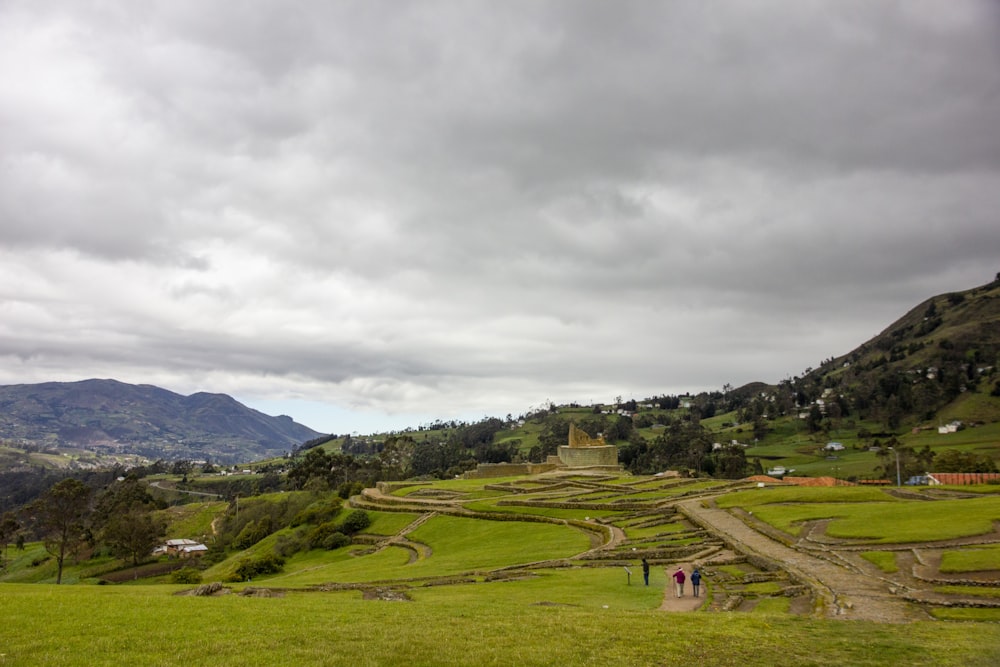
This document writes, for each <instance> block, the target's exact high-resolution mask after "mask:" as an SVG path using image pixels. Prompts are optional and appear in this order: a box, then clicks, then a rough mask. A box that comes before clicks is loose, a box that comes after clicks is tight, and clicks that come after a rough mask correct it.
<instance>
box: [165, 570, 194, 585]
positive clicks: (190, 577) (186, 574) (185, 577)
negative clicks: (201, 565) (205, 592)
mask: <svg viewBox="0 0 1000 667" xmlns="http://www.w3.org/2000/svg"><path fill="white" fill-rule="evenodd" d="M170 582H171V583H174V584H200V583H201V572H199V571H198V570H196V569H194V568H193V567H184V568H181V569H179V570H176V571H175V572H174V573H173V574H171V575H170Z"/></svg>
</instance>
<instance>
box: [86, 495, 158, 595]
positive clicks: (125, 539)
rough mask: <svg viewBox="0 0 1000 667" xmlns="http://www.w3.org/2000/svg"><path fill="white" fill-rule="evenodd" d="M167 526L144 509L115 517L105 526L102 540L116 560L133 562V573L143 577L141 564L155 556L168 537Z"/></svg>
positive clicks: (140, 508)
mask: <svg viewBox="0 0 1000 667" xmlns="http://www.w3.org/2000/svg"><path fill="white" fill-rule="evenodd" d="M166 532H167V526H166V523H165V522H164V521H163V520H162V519H159V518H157V517H156V516H155V515H154V514H153V512H152V511H151V510H149V509H146V508H143V507H142V506H136V507H132V508H130V509H129V510H127V511H125V512H122V513H118V514H116V515H115V516H113V517H112V518H111V519H110V521H108V522H107V524H105V526H104V530H103V531H102V532H101V537H102V539H103V541H104V542H105V544H107V545H108V547H109V548H110V549H111V553H112V554H113V555H114V556H115V557H116V558H121V559H122V560H126V561H129V562H131V563H132V568H133V574H134V577H135V578H136V579H138V577H139V571H138V569H137V568H138V567H139V563H141V562H142V561H143V560H145V559H146V558H147V557H149V555H150V554H151V553H152V551H153V549H154V548H155V547H156V546H157V545H158V544H159V543H160V539H161V538H162V537H163V536H164V535H165V534H166Z"/></svg>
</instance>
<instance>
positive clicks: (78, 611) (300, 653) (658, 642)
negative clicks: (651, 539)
mask: <svg viewBox="0 0 1000 667" xmlns="http://www.w3.org/2000/svg"><path fill="white" fill-rule="evenodd" d="M612 574H613V573H611V572H607V573H606V575H608V576H607V577H606V579H607V580H606V581H604V580H603V579H604V576H603V575H602V573H601V572H600V571H596V572H589V573H586V575H587V576H586V577H585V578H576V575H572V574H566V575H562V574H561V573H553V574H552V575H551V576H549V575H544V576H541V577H538V578H534V579H530V580H527V581H519V582H508V583H494V584H488V585H487V584H482V585H475V586H463V587H452V586H448V587H440V588H437V587H435V588H427V589H420V590H418V591H415V592H414V594H413V601H411V602H381V601H377V600H374V601H366V600H363V599H361V595H360V593H358V592H354V591H352V592H338V593H288V594H286V595H285V596H284V597H279V598H255V597H242V596H238V595H225V596H221V597H211V598H202V597H190V596H177V595H174V593H175V592H177V591H178V590H179V587H176V586H146V587H121V586H118V587H92V586H87V587H84V586H60V587H55V586H20V585H10V586H5V587H4V589H3V601H4V612H5V621H4V623H3V624H2V625H0V647H2V648H0V661H2V664H3V665H4V667H8V666H9V667H16V666H22V665H31V666H34V665H43V666H44V665H61V666H68V667H72V666H75V665H81V666H84V665H85V666H87V667H91V666H94V667H100V666H104V665H108V666H114V667H119V666H120V665H122V664H141V665H152V666H166V665H177V664H210V665H216V666H218V667H226V666H229V665H240V666H242V665H277V666H281V665H295V666H298V665H317V664H322V665H330V666H333V667H336V666H339V665H344V666H351V667H356V666H368V667H375V666H380V665H402V664H405V665H410V666H413V667H420V666H424V665H434V666H442V667H447V666H449V665H494V666H505V665H512V666H513V665H517V666H525V667H527V666H535V665H538V666H541V665H546V666H547V665H556V664H560V665H581V666H590V665H595V666H597V665H599V666H600V667H607V666H608V665H663V664H690V665H710V666H711V665H740V666H755V665H766V666H768V667H770V665H773V664H775V662H776V661H780V662H781V663H782V664H785V665H819V666H822V665H831V666H832V665H836V666H838V667H840V666H842V665H857V666H869V665H870V666H874V665H886V664H907V665H917V666H919V665H934V666H936V667H938V666H943V667H949V666H962V667H978V666H986V665H994V664H997V662H998V661H1000V625H998V624H994V623H982V622H962V623H933V622H923V623H913V624H907V625H878V624H860V623H847V622H842V621H817V620H804V619H799V618H793V617H786V616H780V615H776V614H766V613H762V614H697V613H696V614H665V613H664V612H660V611H658V610H656V609H655V606H656V604H655V603H656V599H657V598H658V597H659V595H660V594H662V587H653V586H650V587H649V589H646V588H645V587H643V586H638V585H636V584H635V581H634V580H633V584H632V586H627V585H626V584H625V581H624V578H623V577H621V576H618V577H617V580H616V577H614V576H611V575H612ZM620 574H621V573H619V575H620ZM562 577H565V578H562ZM633 579H634V577H633Z"/></svg>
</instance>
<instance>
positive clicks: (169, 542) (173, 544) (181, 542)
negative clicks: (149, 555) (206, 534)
mask: <svg viewBox="0 0 1000 667" xmlns="http://www.w3.org/2000/svg"><path fill="white" fill-rule="evenodd" d="M188 544H198V543H197V542H195V541H194V540H188V539H183V538H177V539H173V540H167V546H168V547H183V546H185V545H188Z"/></svg>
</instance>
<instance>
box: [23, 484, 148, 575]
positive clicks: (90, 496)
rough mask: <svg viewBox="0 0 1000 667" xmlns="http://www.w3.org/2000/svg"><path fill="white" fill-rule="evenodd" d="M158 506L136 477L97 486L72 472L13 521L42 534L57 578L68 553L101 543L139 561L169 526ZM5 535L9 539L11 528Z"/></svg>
mask: <svg viewBox="0 0 1000 667" xmlns="http://www.w3.org/2000/svg"><path fill="white" fill-rule="evenodd" d="M157 508H158V505H157V503H156V501H155V500H154V499H153V497H152V496H151V495H150V494H149V492H148V490H147V488H146V485H145V484H143V483H142V482H140V481H139V480H138V479H137V478H135V477H131V478H127V479H124V480H123V481H120V482H115V483H112V484H110V485H109V486H107V487H105V488H104V489H101V490H100V491H97V492H95V490H94V488H93V487H91V486H89V485H87V484H85V483H84V482H82V481H80V480H78V479H74V478H67V479H63V480H61V481H59V482H57V483H56V484H54V485H53V486H52V487H51V488H49V489H48V490H47V491H45V492H44V493H43V494H42V495H41V496H40V497H39V498H37V499H36V500H35V501H34V502H32V503H30V504H29V505H27V506H26V507H25V508H24V509H23V511H22V512H21V515H22V518H21V519H16V518H15V519H14V521H15V522H16V523H17V529H18V530H27V531H30V532H31V533H32V534H33V536H34V537H36V538H37V539H40V540H41V541H42V542H43V544H44V545H45V549H46V551H48V553H49V554H50V555H51V556H52V557H53V558H54V559H55V563H56V583H57V584H58V583H62V574H63V567H64V565H65V563H66V560H67V559H69V558H73V557H75V556H77V555H79V554H81V552H83V551H84V550H89V551H93V550H94V549H96V548H98V547H101V546H103V547H105V548H107V549H108V551H109V552H110V553H111V554H112V555H113V556H115V557H116V558H120V559H122V560H123V561H126V562H128V563H131V564H132V565H133V567H138V565H139V564H140V563H141V562H142V561H143V560H145V559H146V558H147V557H148V556H149V554H150V553H151V552H152V550H153V548H154V547H156V546H157V545H158V544H159V543H160V541H161V538H162V537H163V535H164V533H165V530H166V525H165V523H164V522H163V521H162V520H161V519H158V518H157V517H156V515H155V514H154V510H156V509H157ZM4 535H5V539H7V538H6V535H7V533H6V531H5V533H4Z"/></svg>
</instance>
